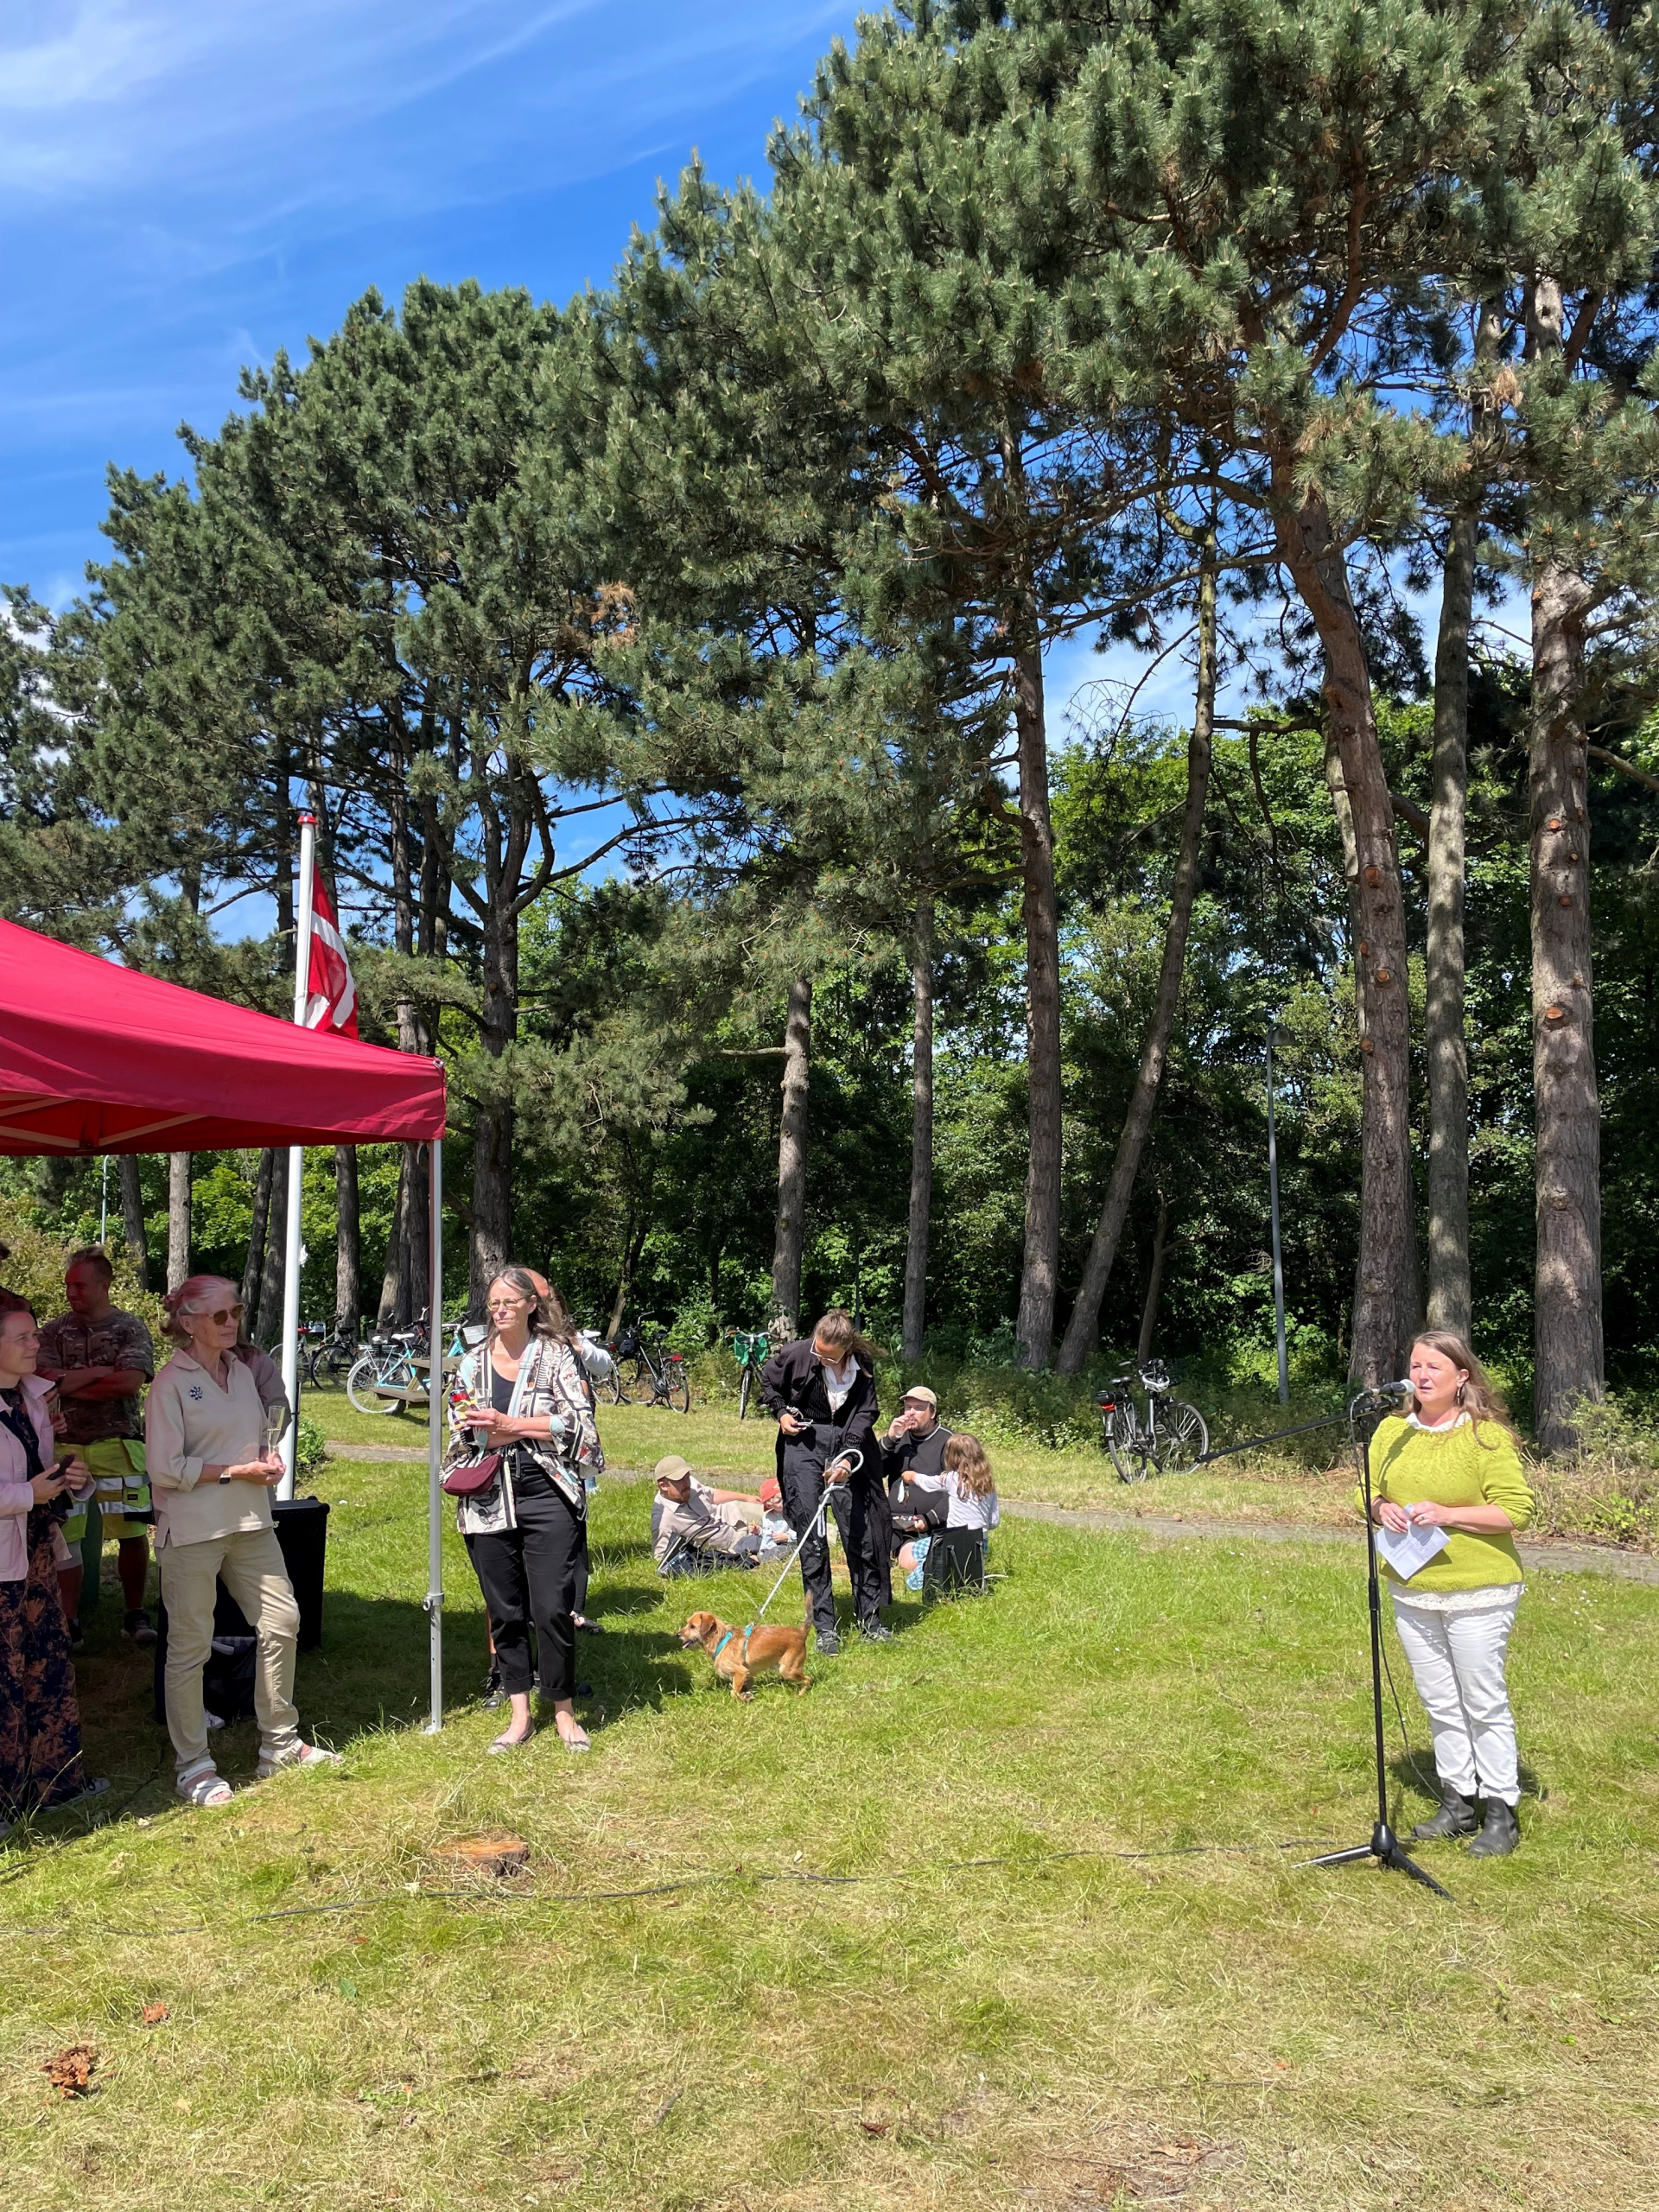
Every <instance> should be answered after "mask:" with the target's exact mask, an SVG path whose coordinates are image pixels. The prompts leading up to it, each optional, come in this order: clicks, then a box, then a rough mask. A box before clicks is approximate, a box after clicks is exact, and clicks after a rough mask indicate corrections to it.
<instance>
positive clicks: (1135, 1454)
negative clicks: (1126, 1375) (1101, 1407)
mask: <svg viewBox="0 0 1659 2212" xmlns="http://www.w3.org/2000/svg"><path fill="white" fill-rule="evenodd" d="M1106 1449H1107V1450H1108V1451H1109V1452H1110V1453H1111V1455H1112V1465H1113V1466H1115V1467H1116V1469H1117V1479H1118V1480H1119V1482H1121V1483H1143V1482H1145V1480H1146V1479H1147V1473H1148V1472H1149V1469H1148V1467H1147V1440H1146V1436H1145V1434H1144V1433H1143V1432H1142V1430H1141V1424H1140V1422H1139V1421H1136V1419H1135V1414H1134V1412H1133V1410H1132V1409H1131V1408H1129V1407H1128V1406H1116V1407H1114V1408H1113V1409H1112V1411H1111V1412H1110V1413H1109V1414H1107V1416H1106Z"/></svg>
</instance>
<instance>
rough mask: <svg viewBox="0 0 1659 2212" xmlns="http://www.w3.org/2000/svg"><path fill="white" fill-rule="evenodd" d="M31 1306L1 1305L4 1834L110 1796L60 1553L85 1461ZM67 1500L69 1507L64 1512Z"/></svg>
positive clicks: (86, 1479)
mask: <svg viewBox="0 0 1659 2212" xmlns="http://www.w3.org/2000/svg"><path fill="white" fill-rule="evenodd" d="M40 1341H41V1338H40V1332H39V1331H38V1330H37V1329H36V1327H35V1316H34V1315H33V1314H32V1313H30V1312H29V1308H28V1307H27V1306H15V1307H13V1308H12V1309H11V1310H10V1311H9V1312H6V1313H0V1834H4V1833H5V1832H6V1830H7V1829H8V1828H9V1827H10V1826H11V1823H12V1822H13V1821H16V1820H18V1819H21V1818H22V1816H23V1815H26V1814H29V1813H31V1812H35V1811H41V1812H47V1811H52V1810H54V1809H55V1808H58V1807H59V1806H62V1805H73V1804H74V1803H76V1802H78V1801H79V1799H81V1798H83V1797H97V1796H102V1795H103V1794H104V1792H105V1790H106V1789H108V1788H109V1786H110V1785H109V1783H107V1782H105V1781H104V1780H102V1779H101V1778H100V1779H99V1780H98V1781H96V1782H88V1780H87V1779H86V1773H85V1771H84V1770H83V1769H82V1766H81V1764H80V1711H79V1707H78V1706H77V1705H76V1703H75V1670H74V1669H73V1666H72V1665H71V1663H70V1660H69V1629H68V1624H67V1622H66V1621H65V1619H64V1617H63V1605H62V1601H61V1599H60V1597H59V1595H58V1573H57V1565H56V1562H55V1560H54V1558H53V1554H52V1530H53V1527H54V1520H55V1517H56V1516H54V1510H53V1507H54V1501H56V1500H59V1499H64V1498H70V1497H76V1498H79V1497H91V1495H92V1475H91V1472H90V1471H89V1470H88V1469H87V1467H86V1463H85V1462H84V1461H83V1460H80V1459H71V1460H69V1462H68V1463H67V1465H66V1466H65V1468H64V1469H63V1471H62V1472H60V1471H58V1466H57V1459H58V1447H57V1440H56V1439H55V1438H54V1435H53V1433H52V1423H51V1421H50V1419H49V1417H48V1414H47V1410H46V1401H47V1398H48V1394H49V1392H50V1389H51V1385H50V1384H49V1383H43V1382H42V1381H41V1378H40V1377H39V1376H37V1375H36V1374H35V1353H36V1351H38V1349H39V1347H40ZM60 1510H61V1509H60Z"/></svg>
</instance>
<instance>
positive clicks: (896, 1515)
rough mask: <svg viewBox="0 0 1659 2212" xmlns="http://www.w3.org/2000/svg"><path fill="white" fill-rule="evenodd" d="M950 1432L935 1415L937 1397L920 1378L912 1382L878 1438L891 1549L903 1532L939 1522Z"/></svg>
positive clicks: (940, 1524)
mask: <svg viewBox="0 0 1659 2212" xmlns="http://www.w3.org/2000/svg"><path fill="white" fill-rule="evenodd" d="M955 1433H956V1432H955V1431H954V1430H953V1429H949V1428H947V1427H945V1426H944V1422H943V1421H941V1420H940V1419H939V1402H938V1399H937V1398H936V1397H935V1396H934V1395H933V1393H932V1391H931V1390H930V1389H928V1387H927V1385H926V1383H912V1385H911V1387H910V1388H909V1389H907V1390H906V1392H905V1395H904V1397H903V1399H902V1401H901V1402H900V1404H899V1411H898V1414H897V1415H896V1416H895V1418H894V1419H893V1421H890V1422H889V1423H888V1426H887V1434H886V1435H885V1436H884V1437H883V1438H882V1439H881V1471H882V1473H883V1474H884V1475H885V1476H886V1478H887V1497H888V1501H889V1503H891V1505H892V1508H893V1548H894V1550H895V1551H896V1550H897V1548H898V1547H899V1544H900V1543H902V1542H903V1541H904V1540H905V1538H906V1537H907V1536H918V1535H926V1534H927V1533H928V1531H929V1530H931V1529H942V1528H944V1522H945V1504H946V1501H945V1495H944V1447H945V1446H946V1445H947V1444H948V1443H949V1442H950V1439H951V1437H952V1436H953V1435H954V1434H955Z"/></svg>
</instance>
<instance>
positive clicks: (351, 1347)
mask: <svg viewBox="0 0 1659 2212" xmlns="http://www.w3.org/2000/svg"><path fill="white" fill-rule="evenodd" d="M360 1357H361V1354H360V1353H359V1350H358V1348H357V1346H356V1345H355V1344H334V1345H333V1346H331V1347H330V1349H329V1350H328V1351H321V1352H319V1353H318V1354H317V1373H318V1375H319V1376H321V1379H322V1380H323V1381H325V1382H327V1383H334V1384H339V1383H343V1382H344V1381H345V1380H346V1376H348V1375H349V1374H350V1373H351V1371H352V1370H353V1367H355V1366H356V1364H357V1363H358V1360H359V1358H360Z"/></svg>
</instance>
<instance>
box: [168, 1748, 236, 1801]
mask: <svg viewBox="0 0 1659 2212" xmlns="http://www.w3.org/2000/svg"><path fill="white" fill-rule="evenodd" d="M174 1787H175V1789H177V1791H178V1793H179V1795H180V1796H181V1797H182V1798H183V1800H184V1802H185V1803H186V1804H187V1805H228V1804H229V1803H230V1802H231V1785H230V1783H228V1782H226V1779H225V1777H224V1776H223V1775H222V1774H221V1773H220V1772H219V1769H218V1768H217V1767H216V1766H215V1765H214V1764H213V1761H212V1760H211V1759H199V1760H198V1761H197V1762H196V1764H195V1765H194V1766H188V1767H186V1768H185V1769H184V1770H183V1771H182V1772H181V1774H180V1776H179V1777H178V1779H177V1781H176V1782H175V1784H174Z"/></svg>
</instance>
